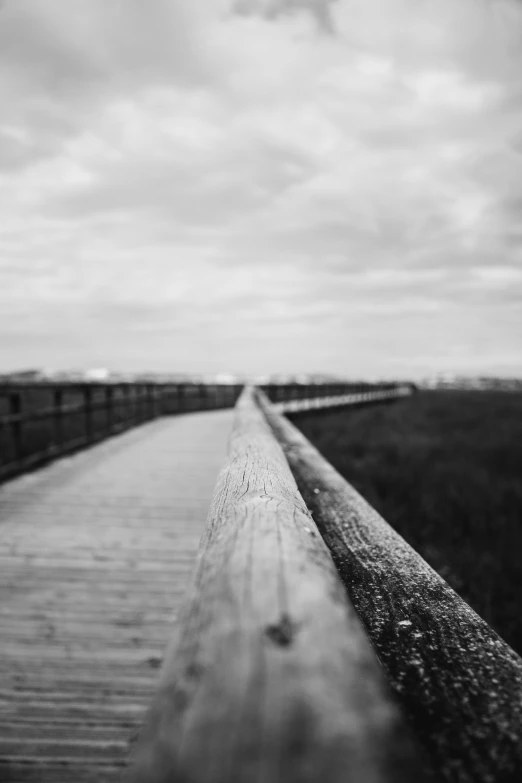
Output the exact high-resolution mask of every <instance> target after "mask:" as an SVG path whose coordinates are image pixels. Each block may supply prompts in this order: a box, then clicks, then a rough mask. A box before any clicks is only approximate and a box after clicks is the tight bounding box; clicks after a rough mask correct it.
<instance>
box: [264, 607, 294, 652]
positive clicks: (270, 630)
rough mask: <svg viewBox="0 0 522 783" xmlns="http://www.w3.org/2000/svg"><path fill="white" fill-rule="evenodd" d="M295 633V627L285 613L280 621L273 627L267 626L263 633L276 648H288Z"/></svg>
mask: <svg viewBox="0 0 522 783" xmlns="http://www.w3.org/2000/svg"><path fill="white" fill-rule="evenodd" d="M296 632H297V625H296V624H295V623H294V622H293V621H292V619H291V618H290V617H289V616H288V615H287V614H285V613H283V614H282V615H281V619H280V620H279V622H278V623H276V624H274V625H267V627H266V629H265V633H266V635H267V636H268V638H269V639H270V641H272V642H273V643H274V644H276V645H277V646H278V647H288V646H289V645H290V644H292V642H293V640H294V638H295V635H296Z"/></svg>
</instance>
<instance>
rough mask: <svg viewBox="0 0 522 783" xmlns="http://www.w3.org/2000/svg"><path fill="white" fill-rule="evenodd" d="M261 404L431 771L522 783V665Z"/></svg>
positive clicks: (473, 782)
mask: <svg viewBox="0 0 522 783" xmlns="http://www.w3.org/2000/svg"><path fill="white" fill-rule="evenodd" d="M259 401H260V404H261V405H262V407H263V409H264V411H265V414H266V417H267V420H268V422H269V423H270V425H271V427H272V429H273V432H274V433H275V435H276V436H277V438H278V440H279V442H280V443H281V445H282V447H283V450H284V453H285V455H286V457H287V460H288V462H289V465H290V467H291V469H292V471H293V474H294V476H295V478H296V480H297V485H298V487H299V489H300V491H301V493H302V495H303V497H304V499H305V501H306V503H307V506H308V508H309V509H310V511H311V512H312V515H313V517H314V520H315V522H316V523H317V525H318V527H319V530H320V531H321V533H322V535H323V537H324V540H325V541H326V543H327V544H328V547H329V548H330V551H331V552H332V555H333V558H334V560H335V563H336V565H337V567H338V570H339V572H340V574H341V576H342V578H343V580H344V583H345V585H346V587H347V591H348V594H349V596H350V599H351V601H352V602H353V604H354V606H355V608H356V609H357V612H358V614H359V616H360V617H361V619H362V620H363V622H364V625H365V627H366V630H367V632H368V635H369V637H370V638H371V640H372V642H373V645H374V647H375V649H376V651H377V653H378V655H379V658H380V660H381V663H382V664H383V666H384V668H385V670H386V673H387V675H388V678H389V681H390V683H391V684H392V686H393V688H394V690H395V692H396V693H397V696H398V698H399V699H400V701H401V703H402V704H403V706H404V708H405V711H406V713H407V714H408V715H409V718H410V720H411V723H412V725H413V726H414V728H415V730H416V732H417V734H418V736H419V738H420V739H421V741H422V743H423V745H424V747H425V749H426V751H427V753H428V754H429V757H430V758H431V759H432V764H433V767H434V768H435V769H436V770H437V771H438V773H439V774H440V775H441V777H442V778H443V779H446V780H447V781H452V782H456V781H458V783H507V782H508V781H513V782H514V781H519V780H521V779H522V660H521V659H520V657H519V656H518V655H517V654H516V653H515V652H514V651H513V650H512V649H511V648H510V647H509V646H508V645H507V644H506V643H505V642H504V641H503V640H502V639H501V638H500V637H499V636H498V635H497V634H496V633H495V632H494V631H493V630H492V629H491V628H490V627H489V626H488V625H487V624H486V623H485V622H484V621H483V620H482V619H481V618H480V617H478V615H477V614H476V613H475V612H474V611H473V610H472V609H471V608H470V607H469V606H468V605H467V604H466V603H465V602H464V601H463V600H462V599H461V598H459V596H458V595H457V594H456V593H455V592H454V591H453V590H452V589H451V588H450V587H449V585H448V584H447V583H446V582H445V581H444V580H443V579H441V578H440V577H439V576H438V575H437V574H436V573H435V571H433V570H432V569H431V568H430V566H429V565H428V564H427V563H426V562H425V561H424V560H423V559H422V558H421V557H420V555H418V554H417V553H416V552H415V551H414V550H413V549H412V548H411V547H410V546H409V545H408V544H407V543H406V542H405V541H404V539H402V538H401V536H399V535H398V534H397V533H396V532H395V531H394V530H393V529H392V528H391V527H390V526H389V525H388V524H387V523H386V522H385V521H384V520H383V519H382V518H381V517H380V516H379V514H378V513H377V512H376V511H375V510H374V509H373V508H372V507H371V506H370V505H369V504H368V503H366V501H365V500H364V499H363V498H362V497H361V496H360V495H359V494H358V493H357V492H356V491H355V490H354V489H353V488H352V487H351V486H350V485H349V484H348V483H347V482H346V481H345V480H344V479H343V478H342V476H340V475H339V473H337V471H336V470H335V469H334V468H333V467H332V466H331V465H330V463H329V462H327V461H326V460H325V459H324V457H322V455H321V454H320V453H319V452H318V451H317V449H315V448H314V447H313V446H312V445H311V443H310V442H309V441H308V440H307V439H306V438H305V437H304V436H303V435H302V434H301V433H300V432H299V431H298V430H297V429H296V428H295V427H294V426H293V425H292V424H291V423H290V422H289V421H287V420H286V419H284V418H283V417H282V416H280V415H279V414H278V413H277V412H275V411H274V409H273V407H272V406H271V405H270V403H269V402H268V399H267V398H266V397H265V396H264V395H262V394H260V395H259ZM419 524H421V520H419Z"/></svg>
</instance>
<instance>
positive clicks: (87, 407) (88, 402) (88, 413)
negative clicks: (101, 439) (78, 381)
mask: <svg viewBox="0 0 522 783" xmlns="http://www.w3.org/2000/svg"><path fill="white" fill-rule="evenodd" d="M83 405H84V422H85V439H86V440H88V441H89V440H92V435H93V431H92V429H93V428H92V386H84V387H83Z"/></svg>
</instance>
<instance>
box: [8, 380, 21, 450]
mask: <svg viewBox="0 0 522 783" xmlns="http://www.w3.org/2000/svg"><path fill="white" fill-rule="evenodd" d="M9 413H10V414H11V416H15V417H16V418H15V419H13V421H12V422H11V434H12V437H13V450H14V455H15V460H16V462H22V460H23V457H24V455H23V430H22V426H23V425H22V419H21V418H20V417H21V415H22V395H21V393H20V392H11V393H10V394H9Z"/></svg>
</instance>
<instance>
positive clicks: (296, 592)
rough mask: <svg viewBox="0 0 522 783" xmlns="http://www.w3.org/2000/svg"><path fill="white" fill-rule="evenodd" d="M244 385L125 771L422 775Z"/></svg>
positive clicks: (194, 779)
mask: <svg viewBox="0 0 522 783" xmlns="http://www.w3.org/2000/svg"><path fill="white" fill-rule="evenodd" d="M252 395H253V393H252V391H251V390H249V389H247V390H245V391H244V393H243V395H242V396H241V399H240V401H239V403H238V406H237V409H236V421H235V426H234V430H233V434H232V438H231V443H230V454H229V462H228V465H227V467H226V468H225V469H224V471H223V472H222V473H221V475H220V478H219V481H218V485H217V488H216V492H215V495H214V500H213V503H212V507H211V510H210V514H209V520H208V523H207V529H206V532H205V535H204V538H203V540H202V543H201V548H200V555H199V558H198V563H197V567H196V572H195V578H194V581H193V583H192V588H191V591H190V593H189V595H188V597H187V601H186V603H185V605H184V609H183V612H182V616H181V619H180V623H179V628H178V634H177V637H176V639H175V640H174V641H173V642H172V644H171V647H170V650H169V652H168V655H167V657H166V661H165V665H164V668H163V672H162V675H161V679H160V684H159V687H158V690H157V693H156V697H155V699H154V702H153V705H152V709H151V711H150V713H149V716H148V720H147V721H146V724H145V726H144V728H143V729H142V732H141V736H140V739H139V740H138V743H137V746H136V748H137V749H136V753H135V758H134V764H133V765H131V767H130V774H128V775H127V777H126V779H127V780H129V781H133V782H134V783H138V782H139V783H167V782H171V781H176V783H189V782H190V783H250V781H252V782H253V781H256V783H297V782H299V783H312V781H313V783H341V781H342V783H355V781H357V783H381V782H384V781H396V782H397V783H399V781H400V783H406V782H407V781H411V782H412V783H413V782H415V783H421V781H423V780H425V779H426V778H425V774H424V772H423V771H422V769H421V766H420V763H419V761H418V756H417V752H416V750H415V748H414V746H413V743H412V742H411V741H410V739H409V734H408V730H407V729H406V728H405V726H404V724H403V722H402V718H401V716H400V714H399V711H398V709H397V707H396V704H395V703H394V701H393V699H392V698H390V693H389V691H388V688H387V686H386V685H385V682H384V679H383V675H382V670H381V667H380V666H379V664H378V661H377V659H376V658H375V656H374V653H373V651H372V650H371V648H370V645H369V643H368V640H367V638H366V636H365V634H364V631H363V629H362V626H361V625H360V623H359V620H358V619H357V617H356V615H355V612H354V611H353V609H352V608H351V606H350V605H349V603H348V602H347V599H346V595H345V591H344V589H343V586H342V584H341V582H340V580H339V578H338V576H337V573H336V571H335V566H334V564H333V562H332V559H331V557H330V555H329V553H328V550H327V548H326V546H325V545H324V543H323V541H322V540H321V537H320V536H319V534H318V531H317V528H316V527H315V525H314V522H313V520H312V519H311V517H310V515H309V513H308V511H307V509H306V507H305V505H304V503H303V500H302V498H301V497H300V495H299V493H298V491H297V487H296V484H295V481H294V479H293V478H292V475H291V473H290V470H289V468H288V464H287V462H286V460H285V457H284V455H283V453H282V451H281V448H280V447H279V445H278V444H277V442H276V440H275V438H274V437H273V435H272V433H271V432H270V429H269V427H268V426H267V424H266V422H265V420H264V417H263V415H262V413H261V411H260V410H259V408H258V407H257V406H256V405H255V403H254V400H253V396H252Z"/></svg>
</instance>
